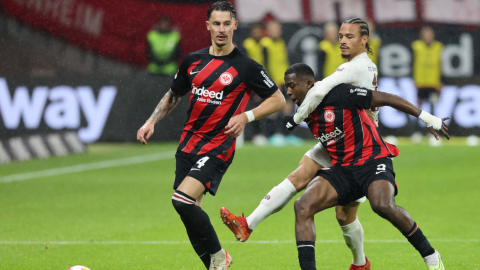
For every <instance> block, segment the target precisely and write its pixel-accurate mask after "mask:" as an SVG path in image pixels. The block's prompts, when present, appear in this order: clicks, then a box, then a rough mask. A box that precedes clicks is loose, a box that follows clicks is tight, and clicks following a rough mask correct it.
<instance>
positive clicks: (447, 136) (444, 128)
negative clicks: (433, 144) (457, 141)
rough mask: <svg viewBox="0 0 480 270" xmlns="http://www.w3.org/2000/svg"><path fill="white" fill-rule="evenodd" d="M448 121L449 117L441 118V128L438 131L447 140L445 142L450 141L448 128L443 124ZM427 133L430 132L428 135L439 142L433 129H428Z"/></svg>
mask: <svg viewBox="0 0 480 270" xmlns="http://www.w3.org/2000/svg"><path fill="white" fill-rule="evenodd" d="M448 119H450V117H445V118H442V128H441V129H440V130H439V131H440V132H442V134H443V135H444V136H445V137H446V138H447V140H450V135H448V126H447V124H446V123H445V121H446V120H448ZM428 131H430V133H432V134H433V136H435V139H437V141H438V140H440V136H438V134H437V132H436V131H435V129H433V127H429V128H428Z"/></svg>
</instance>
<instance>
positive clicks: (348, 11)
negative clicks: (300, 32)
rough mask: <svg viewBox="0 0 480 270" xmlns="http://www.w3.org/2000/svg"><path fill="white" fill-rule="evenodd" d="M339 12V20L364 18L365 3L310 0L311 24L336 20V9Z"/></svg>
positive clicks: (361, 1)
mask: <svg viewBox="0 0 480 270" xmlns="http://www.w3.org/2000/svg"><path fill="white" fill-rule="evenodd" d="M337 5H338V10H339V11H340V14H339V15H340V18H339V19H340V20H341V21H344V20H346V19H348V18H353V17H360V18H365V17H366V11H365V2H364V1H363V0H341V1H338V0H311V1H310V7H311V15H312V22H314V23H324V22H329V21H336V20H337V17H336V16H337V8H336V6H337Z"/></svg>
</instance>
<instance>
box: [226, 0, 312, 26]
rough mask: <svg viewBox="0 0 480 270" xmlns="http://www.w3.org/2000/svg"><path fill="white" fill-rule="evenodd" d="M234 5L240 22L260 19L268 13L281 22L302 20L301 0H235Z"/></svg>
mask: <svg viewBox="0 0 480 270" xmlns="http://www.w3.org/2000/svg"><path fill="white" fill-rule="evenodd" d="M235 7H236V9H237V16H238V20H239V21H240V22H242V23H252V22H259V21H262V20H263V18H265V16H266V15H267V14H269V13H270V14H271V15H273V17H275V18H276V19H278V20H280V21H282V22H303V11H302V1H301V0H262V1H258V0H236V1H235Z"/></svg>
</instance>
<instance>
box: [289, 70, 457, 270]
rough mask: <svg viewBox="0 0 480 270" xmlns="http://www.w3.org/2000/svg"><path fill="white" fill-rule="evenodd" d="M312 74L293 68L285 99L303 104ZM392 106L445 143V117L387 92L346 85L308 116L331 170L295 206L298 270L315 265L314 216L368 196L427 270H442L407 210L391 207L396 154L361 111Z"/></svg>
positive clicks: (308, 71)
mask: <svg viewBox="0 0 480 270" xmlns="http://www.w3.org/2000/svg"><path fill="white" fill-rule="evenodd" d="M314 81H315V79H314V76H313V71H312V70H311V69H310V68H309V67H308V66H307V65H305V64H295V65H293V66H292V67H290V68H289V69H288V70H287V71H286V72H285V85H287V94H288V95H289V96H290V97H291V98H292V100H295V101H296V103H297V104H301V103H302V102H303V100H304V99H305V97H306V95H307V93H308V91H309V90H310V89H311V88H312V87H313V84H314ZM382 106H390V107H393V108H395V109H397V110H400V111H403V112H405V113H408V114H411V115H414V116H418V117H419V118H420V119H422V120H424V122H426V124H427V126H428V127H429V130H430V132H431V133H432V134H433V135H434V136H435V137H436V138H437V139H439V136H438V134H437V133H436V132H435V130H440V131H441V132H442V134H444V135H445V136H446V137H447V139H448V138H449V135H448V133H447V130H448V128H447V125H446V124H445V123H444V121H445V120H447V119H449V117H446V118H443V119H440V118H437V117H434V116H432V115H429V114H428V117H425V115H426V114H424V112H422V111H421V110H420V109H419V108H417V107H415V106H414V105H413V104H411V103H409V102H408V101H406V100H404V99H402V98H400V97H398V96H395V95H391V94H388V93H384V92H379V91H371V90H367V89H365V88H360V87H356V86H353V85H350V84H341V85H338V86H336V87H335V88H333V89H332V90H331V91H330V92H329V93H328V94H327V95H326V96H325V98H324V99H323V101H322V102H321V103H320V105H318V106H317V108H316V109H315V110H314V111H313V113H312V114H310V116H309V118H308V120H307V122H308V124H309V127H310V130H311V131H312V133H313V135H314V136H315V137H316V138H317V139H318V140H319V141H320V142H321V143H322V145H323V146H324V147H325V148H326V149H327V151H328V154H329V155H330V157H331V160H332V166H331V167H329V168H324V169H321V170H320V171H318V172H317V174H316V177H315V178H314V179H313V180H312V181H311V182H310V183H309V184H308V186H307V188H306V190H305V192H304V193H303V194H302V196H300V198H298V199H297V201H295V216H296V218H295V234H296V240H297V248H298V257H299V261H300V266H301V268H302V269H309V270H311V269H316V266H315V240H316V232H315V224H314V215H315V214H316V213H318V212H320V211H322V210H325V209H327V208H330V207H334V206H336V205H343V206H347V205H349V204H350V203H351V202H353V201H355V200H357V199H359V198H361V197H363V196H366V197H367V198H368V199H369V200H370V205H371V207H372V209H373V211H374V212H376V213H377V214H378V215H380V216H381V217H383V218H385V219H387V220H388V221H390V222H391V223H392V224H393V225H394V226H395V227H396V228H398V229H399V230H400V232H401V233H402V234H403V235H405V237H406V238H407V240H408V241H409V242H410V243H411V244H412V245H413V246H414V247H415V248H416V249H417V250H418V251H419V253H420V254H421V256H422V257H423V258H424V260H425V262H426V264H427V267H428V269H444V268H442V267H443V263H442V262H441V257H440V255H439V253H438V252H436V251H435V250H434V249H433V248H432V246H431V245H430V243H429V242H428V240H427V239H426V237H425V236H424V235H423V233H422V231H421V230H420V229H419V228H418V226H417V225H416V223H415V222H414V221H413V219H412V218H411V216H410V215H409V214H408V212H407V211H405V209H403V208H401V207H399V206H397V205H396V204H395V196H396V195H397V186H396V183H395V173H394V171H393V164H392V157H395V156H397V155H398V153H399V151H398V149H397V148H396V147H395V146H393V145H391V144H388V143H386V142H384V141H383V139H382V137H381V135H380V134H379V132H378V130H377V126H376V125H375V123H373V121H372V120H371V119H370V118H369V117H368V116H367V114H366V112H365V110H367V109H369V108H371V107H382Z"/></svg>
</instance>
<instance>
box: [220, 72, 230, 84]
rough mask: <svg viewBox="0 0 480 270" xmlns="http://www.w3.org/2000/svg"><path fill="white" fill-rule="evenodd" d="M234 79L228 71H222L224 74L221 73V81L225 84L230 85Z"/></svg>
mask: <svg viewBox="0 0 480 270" xmlns="http://www.w3.org/2000/svg"><path fill="white" fill-rule="evenodd" d="M232 80H233V76H232V74H230V73H228V72H224V73H222V75H220V83H221V84H223V85H229V84H230V83H232Z"/></svg>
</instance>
